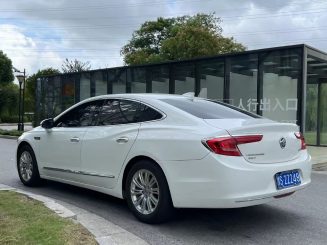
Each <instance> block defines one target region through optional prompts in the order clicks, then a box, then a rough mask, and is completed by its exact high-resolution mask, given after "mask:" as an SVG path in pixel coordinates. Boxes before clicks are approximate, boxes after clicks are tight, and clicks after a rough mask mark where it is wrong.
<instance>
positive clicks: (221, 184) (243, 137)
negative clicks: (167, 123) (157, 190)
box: [167, 100, 311, 208]
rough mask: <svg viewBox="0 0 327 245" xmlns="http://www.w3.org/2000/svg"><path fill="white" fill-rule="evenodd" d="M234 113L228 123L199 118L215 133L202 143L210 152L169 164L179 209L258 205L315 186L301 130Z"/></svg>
mask: <svg viewBox="0 0 327 245" xmlns="http://www.w3.org/2000/svg"><path fill="white" fill-rule="evenodd" d="M193 101H195V102H196V100H193ZM188 103H189V102H188ZM221 105H222V104H221ZM174 106H176V104H174ZM222 106H224V105H222ZM195 107H196V105H195ZM180 108H181V109H182V110H185V107H184V108H183V107H180ZM229 109H231V110H234V108H229ZM229 109H228V108H227V110H229ZM192 110H194V108H193V109H192ZM218 110H219V109H218ZM235 110H237V113H235V114H234V115H232V116H231V118H228V115H227V114H228V113H227V114H225V115H224V116H225V117H227V118H214V117H215V116H213V115H212V114H210V115H204V114H205V113H202V114H201V115H200V114H196V113H195V114H194V115H195V116H200V117H201V116H202V117H203V121H204V125H206V126H204V127H211V128H212V129H213V131H212V135H211V136H209V137H204V138H203V139H202V140H201V141H202V144H203V147H206V148H207V150H208V154H207V155H206V156H205V157H204V158H202V159H200V160H199V159H198V160H188V161H185V162H179V163H178V164H176V163H173V162H170V163H167V164H168V165H169V167H168V168H169V169H170V170H169V179H170V180H171V181H170V182H171V185H173V186H172V188H171V192H172V197H173V201H174V205H175V206H176V207H197V208H235V207H244V206H252V205H258V204H262V203H267V202H269V201H272V200H274V199H278V198H282V197H285V196H288V195H290V194H293V193H294V192H295V191H297V190H300V189H302V188H304V187H306V186H307V185H308V184H309V183H310V181H311V157H310V155H309V154H308V152H307V150H306V145H305V142H304V138H303V136H302V135H301V133H300V132H299V129H298V127H297V126H296V125H294V124H285V123H277V122H273V121H271V120H267V119H263V118H260V117H258V116H255V115H250V114H249V113H247V112H244V115H245V116H242V115H238V112H239V113H243V112H242V111H239V110H238V109H235ZM186 111H187V109H186ZM188 112H189V111H188ZM191 113H193V112H191ZM218 114H219V113H218ZM205 117H211V118H205ZM215 132H217V133H215ZM218 132H219V133H218ZM222 132H225V133H222ZM181 173H182V175H181Z"/></svg>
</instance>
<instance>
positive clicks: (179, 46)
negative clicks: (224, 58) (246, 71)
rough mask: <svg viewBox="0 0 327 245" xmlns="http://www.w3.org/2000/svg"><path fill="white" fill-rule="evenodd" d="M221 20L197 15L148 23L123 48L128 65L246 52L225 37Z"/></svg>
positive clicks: (238, 44) (212, 15) (241, 46)
mask: <svg viewBox="0 0 327 245" xmlns="http://www.w3.org/2000/svg"><path fill="white" fill-rule="evenodd" d="M220 24H221V19H220V18H218V17H216V16H215V15H214V14H197V15H194V16H182V17H176V18H161V17H160V18H158V19H157V20H156V21H147V22H145V23H144V24H142V25H141V27H140V29H138V30H136V31H135V32H134V33H133V35H132V39H131V40H130V41H129V43H127V44H126V45H125V46H124V47H123V48H122V49H121V55H123V56H124V61H125V63H126V64H128V65H135V64H144V63H152V62H160V61H168V60H181V59H188V58H195V57H201V56H210V55H217V54H224V53H233V52H240V51H244V50H245V49H246V48H245V47H244V46H243V45H242V44H240V43H237V42H236V41H235V40H234V39H233V38H227V37H223V36H222V28H221V26H220Z"/></svg>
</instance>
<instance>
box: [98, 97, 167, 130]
mask: <svg viewBox="0 0 327 245" xmlns="http://www.w3.org/2000/svg"><path fill="white" fill-rule="evenodd" d="M160 118H162V114H161V113H159V112H158V111H156V110H154V109H153V108H151V107H149V106H147V105H145V104H142V103H140V102H137V101H131V100H121V99H108V100H106V101H105V103H104V104H103V106H102V109H101V111H100V113H99V115H98V125H115V124H126V123H138V122H145V121H152V120H157V119H160Z"/></svg>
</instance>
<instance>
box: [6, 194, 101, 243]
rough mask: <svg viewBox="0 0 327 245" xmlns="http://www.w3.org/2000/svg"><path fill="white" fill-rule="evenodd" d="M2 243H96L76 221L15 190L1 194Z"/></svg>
mask: <svg viewBox="0 0 327 245" xmlns="http://www.w3.org/2000/svg"><path fill="white" fill-rule="evenodd" d="M0 244H6V245H7V244H8V245H11V244H15V245H16V244H17V245H20V244H24V245H29V244H30V245H32V244H33V245H34V244H49V245H50V244H58V245H59V244H91V245H92V244H97V242H96V241H95V239H94V237H93V235H92V234H91V233H90V232H89V231H88V230H86V229H85V228H84V227H83V226H82V225H80V224H77V223H74V222H73V220H70V219H64V218H61V217H59V216H58V215H57V214H55V213H54V212H53V211H51V210H49V209H48V208H46V207H45V206H44V205H43V203H41V202H39V201H36V200H34V199H31V198H29V197H27V196H25V195H22V194H18V193H16V192H12V191H0Z"/></svg>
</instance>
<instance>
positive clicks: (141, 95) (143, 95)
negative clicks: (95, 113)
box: [83, 93, 189, 102]
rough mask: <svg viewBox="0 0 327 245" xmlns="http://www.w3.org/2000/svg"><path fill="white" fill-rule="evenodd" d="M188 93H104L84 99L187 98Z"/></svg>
mask: <svg viewBox="0 0 327 245" xmlns="http://www.w3.org/2000/svg"><path fill="white" fill-rule="evenodd" d="M188 97H189V96H188V95H178V94H156V93H137V94H106V95H100V96H95V97H91V98H88V99H86V100H84V101H83V102H85V101H93V100H98V99H110V98H126V99H138V100H144V99H153V100H161V99H173V98H176V99H177V98H179V99H181V98H188Z"/></svg>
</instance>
